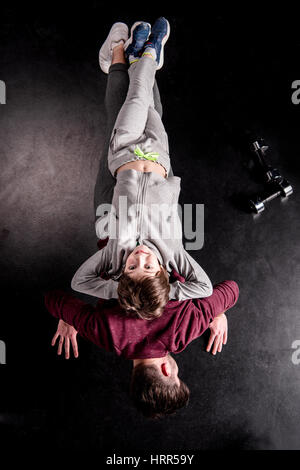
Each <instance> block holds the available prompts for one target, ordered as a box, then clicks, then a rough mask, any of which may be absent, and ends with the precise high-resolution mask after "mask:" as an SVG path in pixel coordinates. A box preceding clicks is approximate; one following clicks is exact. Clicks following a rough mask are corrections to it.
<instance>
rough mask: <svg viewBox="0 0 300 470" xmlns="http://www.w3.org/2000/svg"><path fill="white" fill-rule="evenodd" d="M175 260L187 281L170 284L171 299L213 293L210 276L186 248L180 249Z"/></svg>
mask: <svg viewBox="0 0 300 470" xmlns="http://www.w3.org/2000/svg"><path fill="white" fill-rule="evenodd" d="M175 261H176V264H177V266H176V268H177V271H178V272H179V273H180V275H181V276H182V277H184V278H185V282H180V281H175V282H173V284H170V292H169V299H170V300H171V299H176V300H186V299H196V298H201V297H209V296H210V295H212V292H213V287H212V283H211V281H210V279H209V277H208V276H207V274H206V273H205V271H204V270H203V269H202V268H201V266H199V264H198V263H197V262H196V261H195V260H194V258H192V257H191V256H190V255H189V254H188V252H187V251H186V250H184V249H183V250H182V251H180V252H179V253H178V255H177V257H176V259H175Z"/></svg>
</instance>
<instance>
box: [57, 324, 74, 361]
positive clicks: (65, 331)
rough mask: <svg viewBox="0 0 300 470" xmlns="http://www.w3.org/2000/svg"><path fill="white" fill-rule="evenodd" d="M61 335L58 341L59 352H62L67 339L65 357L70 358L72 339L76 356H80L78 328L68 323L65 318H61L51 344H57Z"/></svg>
mask: <svg viewBox="0 0 300 470" xmlns="http://www.w3.org/2000/svg"><path fill="white" fill-rule="evenodd" d="M59 336H60V340H59V343H58V348H57V354H59V355H60V354H61V353H62V347H63V343H64V341H65V358H66V359H69V357H70V340H71V343H72V347H73V352H74V357H78V346H77V339H76V336H77V330H75V328H74V327H73V326H70V325H68V323H65V322H64V321H63V320H59V322H58V326H57V331H56V333H55V335H54V336H53V338H52V341H51V346H54V345H55V342H56V340H57V338H58V337H59Z"/></svg>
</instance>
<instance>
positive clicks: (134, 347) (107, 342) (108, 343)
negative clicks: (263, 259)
mask: <svg viewBox="0 0 300 470" xmlns="http://www.w3.org/2000/svg"><path fill="white" fill-rule="evenodd" d="M179 277H180V276H179ZM179 277H178V278H179ZM238 296H239V288H238V285H237V283H236V282H235V281H223V282H221V283H219V284H216V285H215V286H214V289H213V293H212V295H211V296H209V297H204V298H200V299H188V300H182V301H178V300H170V301H169V302H168V304H167V305H166V307H165V310H164V313H163V314H162V316H161V317H159V318H156V319H154V320H150V321H149V320H142V319H136V318H128V317H126V316H125V314H124V310H123V309H122V308H121V307H120V306H119V304H118V301H117V300H116V299H110V300H102V299H99V300H98V302H97V305H96V307H94V306H93V305H90V304H88V303H85V302H83V301H82V300H80V299H78V298H76V297H74V296H73V295H71V294H68V293H65V292H63V291H61V290H54V291H49V292H47V293H46V295H45V305H46V307H47V309H48V311H49V312H50V313H51V314H52V315H53V316H54V317H56V318H61V319H62V320H64V321H65V322H66V323H68V324H69V325H72V326H74V328H75V329H76V330H77V331H78V333H79V335H80V336H82V337H83V338H85V339H87V340H89V341H92V342H93V343H95V344H96V345H97V346H99V347H100V348H104V349H105V350H107V351H112V352H115V353H117V354H118V355H119V356H122V357H124V358H126V359H145V358H155V357H164V356H166V355H167V354H168V353H169V352H171V353H179V352H181V351H183V350H184V349H185V348H186V346H187V345H188V344H189V343H190V342H191V341H193V340H194V339H196V338H198V337H199V336H201V335H202V334H203V333H204V331H205V330H206V329H207V328H208V327H209V324H210V322H211V321H212V320H213V319H214V318H215V317H216V316H217V315H219V314H220V313H222V312H224V311H225V310H228V309H229V308H231V307H233V306H234V305H235V303H236V302H237V299H238Z"/></svg>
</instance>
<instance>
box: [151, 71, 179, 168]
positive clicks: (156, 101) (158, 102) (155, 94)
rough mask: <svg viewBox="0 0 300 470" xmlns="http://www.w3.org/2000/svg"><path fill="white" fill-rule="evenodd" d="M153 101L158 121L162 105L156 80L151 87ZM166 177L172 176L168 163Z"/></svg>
mask: <svg viewBox="0 0 300 470" xmlns="http://www.w3.org/2000/svg"><path fill="white" fill-rule="evenodd" d="M153 101H154V109H155V110H156V111H157V112H158V114H159V116H160V119H162V115H163V107H162V103H161V99H160V92H159V88H158V84H157V81H156V80H155V82H154V86H153ZM168 176H174V173H173V169H172V165H171V162H170V170H169V175H168Z"/></svg>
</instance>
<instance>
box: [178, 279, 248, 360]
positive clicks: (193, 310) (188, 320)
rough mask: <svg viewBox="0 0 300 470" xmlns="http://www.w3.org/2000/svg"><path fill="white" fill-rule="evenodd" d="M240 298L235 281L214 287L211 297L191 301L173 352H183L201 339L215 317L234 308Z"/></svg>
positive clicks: (224, 282) (179, 327) (179, 328)
mask: <svg viewBox="0 0 300 470" xmlns="http://www.w3.org/2000/svg"><path fill="white" fill-rule="evenodd" d="M238 297H239V287H238V285H237V283H236V282H235V281H223V282H220V283H219V284H216V285H214V288H213V293H212V295H211V296H209V297H206V298H203V299H193V300H190V301H189V302H190V304H189V305H190V308H189V311H188V314H187V313H186V312H185V314H184V318H183V320H182V321H181V322H179V324H178V328H177V329H176V331H175V332H174V346H173V352H176V353H178V352H181V351H182V350H183V349H185V347H186V346H187V345H188V344H189V343H190V342H191V341H193V340H194V339H196V338H199V336H201V335H202V334H203V333H204V332H205V331H206V330H207V328H208V327H209V325H210V323H211V322H212V321H213V319H214V318H215V317H217V316H218V315H220V314H221V313H223V312H225V311H226V310H228V309H230V308H232V307H233V306H234V305H235V304H236V302H237V300H238Z"/></svg>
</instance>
